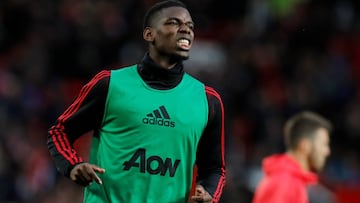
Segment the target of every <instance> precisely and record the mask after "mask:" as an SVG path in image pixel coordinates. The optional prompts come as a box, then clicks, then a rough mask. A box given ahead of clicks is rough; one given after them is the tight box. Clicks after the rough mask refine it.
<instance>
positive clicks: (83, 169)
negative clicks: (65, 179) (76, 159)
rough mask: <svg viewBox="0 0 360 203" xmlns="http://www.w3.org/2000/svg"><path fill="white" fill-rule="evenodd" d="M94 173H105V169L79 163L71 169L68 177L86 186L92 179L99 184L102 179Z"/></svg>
mask: <svg viewBox="0 0 360 203" xmlns="http://www.w3.org/2000/svg"><path fill="white" fill-rule="evenodd" d="M96 173H105V169H103V168H100V167H98V166H96V165H93V164H89V163H81V164H78V165H76V166H75V167H74V168H73V169H72V170H71V172H70V179H71V180H72V181H74V182H75V183H77V184H79V185H82V186H88V185H90V184H91V183H92V182H93V181H95V182H96V183H98V184H100V185H101V184H102V181H101V179H100V178H99V176H98V175H97V174H96Z"/></svg>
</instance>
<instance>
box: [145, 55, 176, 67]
mask: <svg viewBox="0 0 360 203" xmlns="http://www.w3.org/2000/svg"><path fill="white" fill-rule="evenodd" d="M149 56H150V58H152V60H153V61H154V62H155V63H156V64H158V65H159V66H160V67H162V68H164V69H168V70H169V69H172V68H173V67H174V66H175V65H176V64H177V63H178V62H179V60H177V59H176V57H171V56H169V55H165V54H159V53H157V52H154V51H150V52H149Z"/></svg>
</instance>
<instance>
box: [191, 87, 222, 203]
mask: <svg viewBox="0 0 360 203" xmlns="http://www.w3.org/2000/svg"><path fill="white" fill-rule="evenodd" d="M205 90H206V95H207V98H208V104H209V118H208V124H207V126H206V128H205V131H204V133H203V135H202V137H201V139H200V142H199V145H198V150H197V159H196V165H197V168H198V177H197V184H198V185H201V186H202V187H203V188H204V189H205V192H208V193H209V194H210V195H211V197H212V201H213V202H218V201H219V199H220V197H221V195H222V191H223V187H224V185H225V157H224V152H225V149H224V142H225V140H224V134H225V130H224V107H223V104H222V100H221V97H220V95H219V94H218V93H217V92H216V91H215V90H214V89H212V88H210V87H205ZM198 188H199V187H198ZM195 192H196V191H195ZM199 194H204V192H201V187H200V190H199ZM205 194H206V193H205ZM195 195H196V193H195ZM193 199H194V198H193ZM194 200H196V198H195V199H194Z"/></svg>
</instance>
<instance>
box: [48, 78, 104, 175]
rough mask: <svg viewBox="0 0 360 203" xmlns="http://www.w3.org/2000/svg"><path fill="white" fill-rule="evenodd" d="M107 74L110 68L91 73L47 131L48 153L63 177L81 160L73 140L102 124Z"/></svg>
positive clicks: (81, 161)
mask: <svg viewBox="0 0 360 203" xmlns="http://www.w3.org/2000/svg"><path fill="white" fill-rule="evenodd" d="M109 77H110V71H101V72H100V73H98V74H97V75H96V76H94V77H93V78H92V79H91V80H90V81H89V82H88V83H87V84H86V85H85V86H83V88H82V89H81V91H80V93H79V95H78V96H77V97H76V99H75V100H74V101H73V103H72V104H71V105H70V106H69V107H68V108H67V109H66V110H65V111H64V113H63V114H62V115H60V116H59V118H58V119H57V120H56V122H55V124H54V125H53V126H51V127H50V129H49V131H48V136H47V146H48V149H49V152H50V155H51V157H52V158H53V160H54V162H55V165H56V168H57V170H58V171H59V173H60V174H62V175H64V176H66V177H70V172H71V170H72V169H73V168H74V167H75V166H76V165H78V164H80V163H83V162H84V160H83V159H82V157H80V156H79V154H78V153H77V152H76V150H75V149H74V147H73V143H74V142H75V140H76V139H77V138H79V137H80V136H81V135H83V134H84V133H86V132H89V131H91V130H93V129H97V128H99V127H100V125H101V122H102V118H103V114H104V108H105V102H106V95H107V91H108V86H109ZM95 180H96V179H95Z"/></svg>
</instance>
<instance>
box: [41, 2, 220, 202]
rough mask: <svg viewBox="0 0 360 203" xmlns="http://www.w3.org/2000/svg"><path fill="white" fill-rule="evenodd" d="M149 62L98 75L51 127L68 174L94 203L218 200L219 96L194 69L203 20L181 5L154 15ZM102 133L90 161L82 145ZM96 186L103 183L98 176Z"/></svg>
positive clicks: (52, 143) (158, 7) (53, 150)
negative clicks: (197, 23) (186, 63)
mask: <svg viewBox="0 0 360 203" xmlns="http://www.w3.org/2000/svg"><path fill="white" fill-rule="evenodd" d="M143 38H144V40H145V41H146V42H147V43H148V45H149V49H148V53H146V54H145V57H144V58H143V60H142V61H141V62H140V63H139V64H135V65H133V66H129V67H124V68H121V69H117V70H111V71H108V70H104V71H101V72H100V73H98V74H97V75H96V76H95V77H93V79H92V80H91V81H90V82H89V83H87V84H86V85H85V86H84V87H83V88H82V90H81V91H80V93H79V95H78V97H77V98H76V99H75V100H74V102H73V103H72V104H71V105H70V107H69V108H68V109H67V110H66V111H65V112H64V113H63V114H62V115H61V116H60V117H59V118H58V119H57V121H56V123H55V124H54V126H52V127H51V128H50V129H49V133H48V142H47V145H48V148H49V151H50V154H51V156H52V158H53V159H54V161H55V164H56V166H57V169H58V171H59V172H60V173H61V174H63V175H65V176H67V177H69V178H70V179H71V180H72V181H74V182H76V183H78V184H80V185H83V186H85V191H84V202H96V203H99V202H126V203H140V202H141V203H145V202H146V203H170V202H171V203H184V202H187V201H188V199H189V196H190V189H191V186H192V175H193V168H194V166H195V164H196V167H197V174H198V176H197V179H196V181H197V185H196V188H195V189H194V190H195V192H194V194H193V196H191V197H190V199H191V200H192V201H195V202H218V201H219V199H220V196H221V194H222V190H223V187H224V183H225V162H224V109H223V105H222V101H221V98H220V96H219V94H218V93H217V92H216V91H215V90H214V89H212V88H210V87H207V86H205V85H204V84H203V83H201V82H200V81H198V80H196V79H195V78H193V77H191V76H190V75H188V74H187V73H185V72H184V67H183V63H182V62H183V60H186V59H188V58H189V51H190V48H191V45H192V43H193V39H194V23H193V21H192V18H191V16H190V13H189V11H188V10H187V8H186V6H185V5H184V4H183V3H181V2H179V1H163V2H159V3H157V4H155V5H154V6H152V7H151V8H150V9H149V10H148V11H147V13H146V15H145V18H144V29H143ZM91 130H93V131H94V135H93V138H92V145H91V150H90V161H89V163H86V162H84V160H83V159H82V158H81V157H80V156H79V155H78V153H77V152H76V150H75V149H74V148H73V143H74V141H75V140H76V139H78V138H79V137H80V136H81V135H83V134H84V133H86V132H89V131H91ZM93 181H94V182H96V183H97V184H95V183H93V184H92V182H93Z"/></svg>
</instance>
